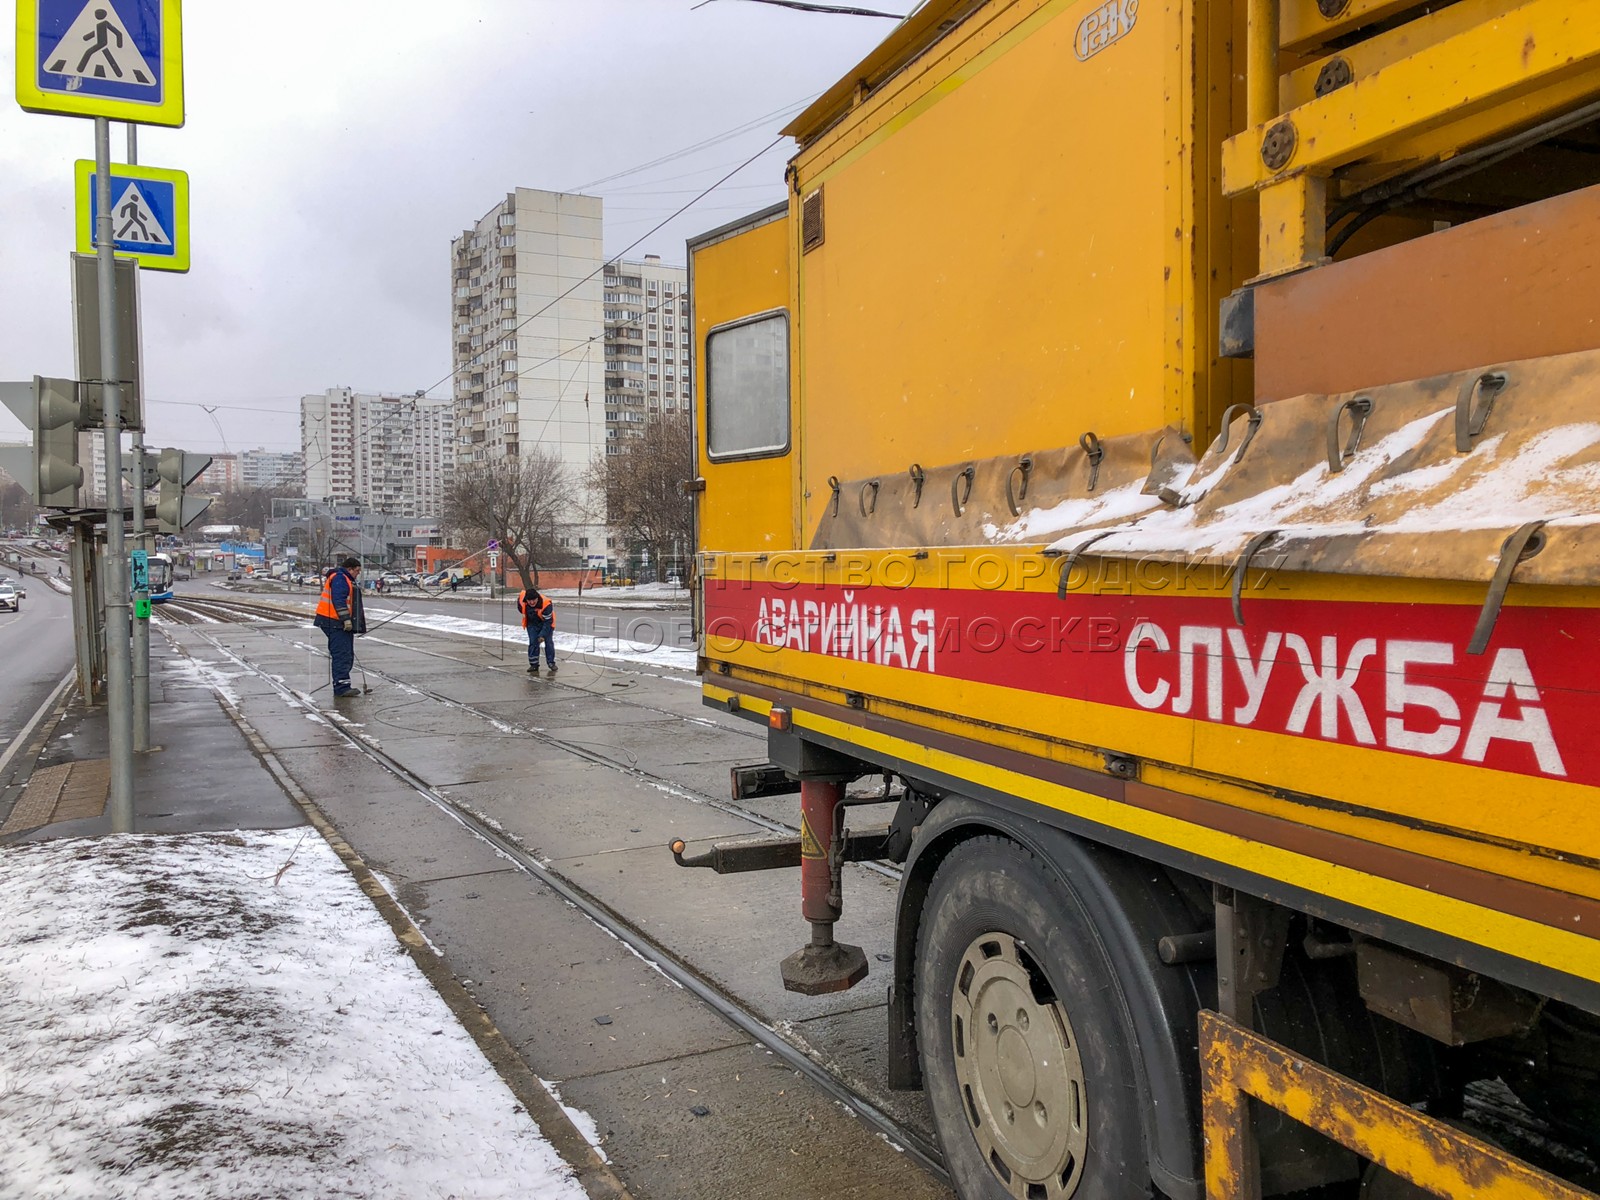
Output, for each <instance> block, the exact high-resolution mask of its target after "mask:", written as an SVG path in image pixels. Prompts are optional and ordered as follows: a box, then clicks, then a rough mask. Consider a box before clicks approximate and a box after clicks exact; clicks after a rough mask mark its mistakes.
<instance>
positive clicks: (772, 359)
mask: <svg viewBox="0 0 1600 1200" xmlns="http://www.w3.org/2000/svg"><path fill="white" fill-rule="evenodd" d="M706 452H707V454H708V455H709V456H710V457H711V458H712V459H714V460H725V459H731V458H757V457H767V456H771V455H779V454H787V453H788V452H789V316H788V314H787V313H781V312H779V313H764V314H762V315H760V316H756V317H747V318H745V319H744V320H742V321H736V322H734V323H733V324H731V325H724V326H723V327H722V328H720V329H715V330H712V332H711V334H710V335H709V336H708V337H707V339H706Z"/></svg>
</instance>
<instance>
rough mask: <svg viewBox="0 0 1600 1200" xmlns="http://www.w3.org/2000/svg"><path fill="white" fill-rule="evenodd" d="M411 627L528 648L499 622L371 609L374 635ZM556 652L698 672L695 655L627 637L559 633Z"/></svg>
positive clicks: (511, 627)
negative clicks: (384, 627)
mask: <svg viewBox="0 0 1600 1200" xmlns="http://www.w3.org/2000/svg"><path fill="white" fill-rule="evenodd" d="M380 621H381V622H382V623H384V624H388V623H389V622H391V621H392V622H393V623H394V624H396V625H410V626H412V627H413V628H416V629H432V630H436V631H438V632H440V633H454V634H457V635H459V636H461V637H474V638H483V639H486V640H487V641H491V642H498V641H500V640H501V639H502V638H504V639H505V641H506V643H507V645H516V646H520V647H521V648H523V649H524V650H526V649H527V645H528V639H527V635H526V634H525V633H523V631H522V628H521V627H520V626H517V625H501V624H500V623H499V622H497V621H474V620H470V619H468V618H466V617H451V616H444V615H442V614H438V613H410V612H400V611H398V610H395V609H378V608H370V607H369V608H368V609H367V623H368V625H369V626H371V628H372V630H373V631H374V632H376V631H377V628H378V625H379V622H380ZM556 651H557V654H558V656H559V655H560V654H587V655H591V656H593V657H595V658H609V659H615V660H618V661H620V662H631V663H643V664H646V665H648V666H653V667H670V668H672V669H674V670H678V671H690V672H692V671H693V670H694V669H695V652H694V651H693V650H680V649H678V648H677V647H675V646H654V645H652V644H651V643H650V642H649V641H634V640H633V639H631V638H629V637H627V636H626V635H624V636H621V637H602V636H600V635H597V634H596V635H587V636H582V635H579V634H575V633H562V632H561V630H560V629H559V628H558V629H557V630H556Z"/></svg>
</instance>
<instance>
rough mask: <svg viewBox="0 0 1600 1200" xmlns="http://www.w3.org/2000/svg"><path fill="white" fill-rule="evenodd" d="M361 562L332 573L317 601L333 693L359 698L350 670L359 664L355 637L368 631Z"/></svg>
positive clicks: (348, 562)
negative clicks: (330, 662)
mask: <svg viewBox="0 0 1600 1200" xmlns="http://www.w3.org/2000/svg"><path fill="white" fill-rule="evenodd" d="M360 574H361V560H360V559H358V558H347V559H345V560H344V562H342V563H340V564H339V566H338V567H336V568H334V569H333V570H332V571H329V572H328V574H327V576H326V577H325V578H324V579H323V581H322V598H321V599H320V600H318V601H317V618H316V622H315V623H316V626H317V628H318V629H320V630H322V632H323V633H325V634H326V635H327V637H328V657H329V658H330V659H331V660H332V662H333V694H334V695H335V696H339V697H343V696H356V695H360V693H359V692H357V691H356V689H355V688H353V687H351V686H350V671H351V668H353V667H354V666H355V662H356V634H358V633H365V632H366V631H367V614H366V610H365V609H364V608H363V607H362V604H361V584H360V583H358V582H357V580H356V577H357V576H358V575H360Z"/></svg>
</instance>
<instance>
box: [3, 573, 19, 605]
mask: <svg viewBox="0 0 1600 1200" xmlns="http://www.w3.org/2000/svg"><path fill="white" fill-rule="evenodd" d="M0 608H5V609H10V610H11V611H12V612H21V611H22V597H21V596H19V595H17V585H16V584H14V583H12V582H11V581H10V580H9V579H7V580H5V581H4V582H0Z"/></svg>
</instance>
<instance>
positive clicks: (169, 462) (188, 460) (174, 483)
mask: <svg viewBox="0 0 1600 1200" xmlns="http://www.w3.org/2000/svg"><path fill="white" fill-rule="evenodd" d="M210 465H211V456H210V455H209V454H190V453H188V452H186V451H183V450H174V449H172V448H171V447H170V446H169V447H167V448H166V449H165V450H163V451H162V452H161V457H160V458H159V459H158V460H157V462H156V474H158V475H159V476H160V477H161V495H160V497H159V498H158V499H157V500H156V520H157V521H159V522H160V523H161V532H162V533H182V532H183V531H184V530H185V529H187V528H188V527H189V526H190V525H192V524H194V523H195V521H197V520H199V518H200V514H201V513H203V512H205V511H206V509H208V508H210V507H211V501H210V500H208V499H207V500H203V499H201V498H200V497H199V496H186V495H184V489H185V488H187V487H188V486H189V485H190V484H191V483H193V482H194V481H195V480H196V479H197V478H199V476H200V472H202V471H204V470H205V469H206V468H207V467H209V466H210Z"/></svg>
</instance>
